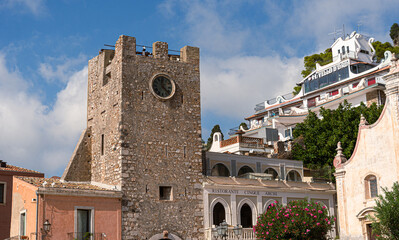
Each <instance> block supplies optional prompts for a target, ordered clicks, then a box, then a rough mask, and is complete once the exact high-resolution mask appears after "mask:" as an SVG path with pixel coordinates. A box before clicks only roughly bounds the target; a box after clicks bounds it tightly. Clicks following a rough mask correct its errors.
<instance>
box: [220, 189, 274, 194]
mask: <svg viewBox="0 0 399 240" xmlns="http://www.w3.org/2000/svg"><path fill="white" fill-rule="evenodd" d="M212 193H227V194H237V195H257V196H258V195H259V196H277V192H263V191H252V190H231V189H212Z"/></svg>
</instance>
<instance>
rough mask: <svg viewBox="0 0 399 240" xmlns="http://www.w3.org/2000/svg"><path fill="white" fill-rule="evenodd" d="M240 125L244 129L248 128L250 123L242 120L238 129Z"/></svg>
mask: <svg viewBox="0 0 399 240" xmlns="http://www.w3.org/2000/svg"><path fill="white" fill-rule="evenodd" d="M240 127H242V128H243V129H244V130H248V125H247V124H246V123H245V122H242V123H241V124H240V126H239V127H238V129H240Z"/></svg>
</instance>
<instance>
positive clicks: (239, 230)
mask: <svg viewBox="0 0 399 240" xmlns="http://www.w3.org/2000/svg"><path fill="white" fill-rule="evenodd" d="M233 232H234V235H236V236H237V238H238V239H240V236H241V234H242V226H241V225H238V224H237V226H235V227H234V228H233Z"/></svg>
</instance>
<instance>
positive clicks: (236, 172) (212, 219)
mask: <svg viewBox="0 0 399 240" xmlns="http://www.w3.org/2000/svg"><path fill="white" fill-rule="evenodd" d="M203 165H204V166H205V169H204V170H205V176H206V177H205V181H204V184H203V186H204V188H203V189H204V191H203V199H204V203H203V204H204V228H205V234H206V235H205V236H206V239H212V237H211V230H212V226H213V225H219V224H220V223H221V222H222V221H223V220H226V222H227V223H228V224H229V226H230V228H229V238H230V239H233V238H234V235H233V232H232V226H236V225H237V224H239V225H242V226H243V236H242V239H255V236H254V234H253V230H252V226H253V225H255V224H256V219H257V217H258V216H259V215H260V214H262V213H263V212H265V211H267V209H268V207H269V206H270V204H271V203H273V202H274V201H278V202H280V203H282V204H284V205H285V204H287V203H289V202H290V201H293V200H299V199H305V198H307V199H309V200H313V201H316V202H319V203H321V204H323V205H325V206H326V207H327V208H328V210H329V214H330V215H335V212H336V211H335V207H336V201H335V197H334V196H335V193H336V191H335V186H334V184H332V183H327V182H314V181H312V178H311V177H306V176H305V175H306V174H305V171H304V169H303V163H302V162H301V161H294V160H285V159H271V158H265V157H253V156H243V155H237V154H225V153H214V152H207V153H206V155H205V159H204V163H203ZM329 234H330V236H332V237H335V235H336V232H335V228H334V229H333V231H331V232H330V233H329Z"/></svg>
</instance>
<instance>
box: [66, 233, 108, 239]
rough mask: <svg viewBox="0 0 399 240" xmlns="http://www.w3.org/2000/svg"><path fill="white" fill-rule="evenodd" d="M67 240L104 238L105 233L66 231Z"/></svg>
mask: <svg viewBox="0 0 399 240" xmlns="http://www.w3.org/2000/svg"><path fill="white" fill-rule="evenodd" d="M67 236H68V238H67V239H68V240H106V239H107V235H106V234H105V233H89V232H70V233H67Z"/></svg>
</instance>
